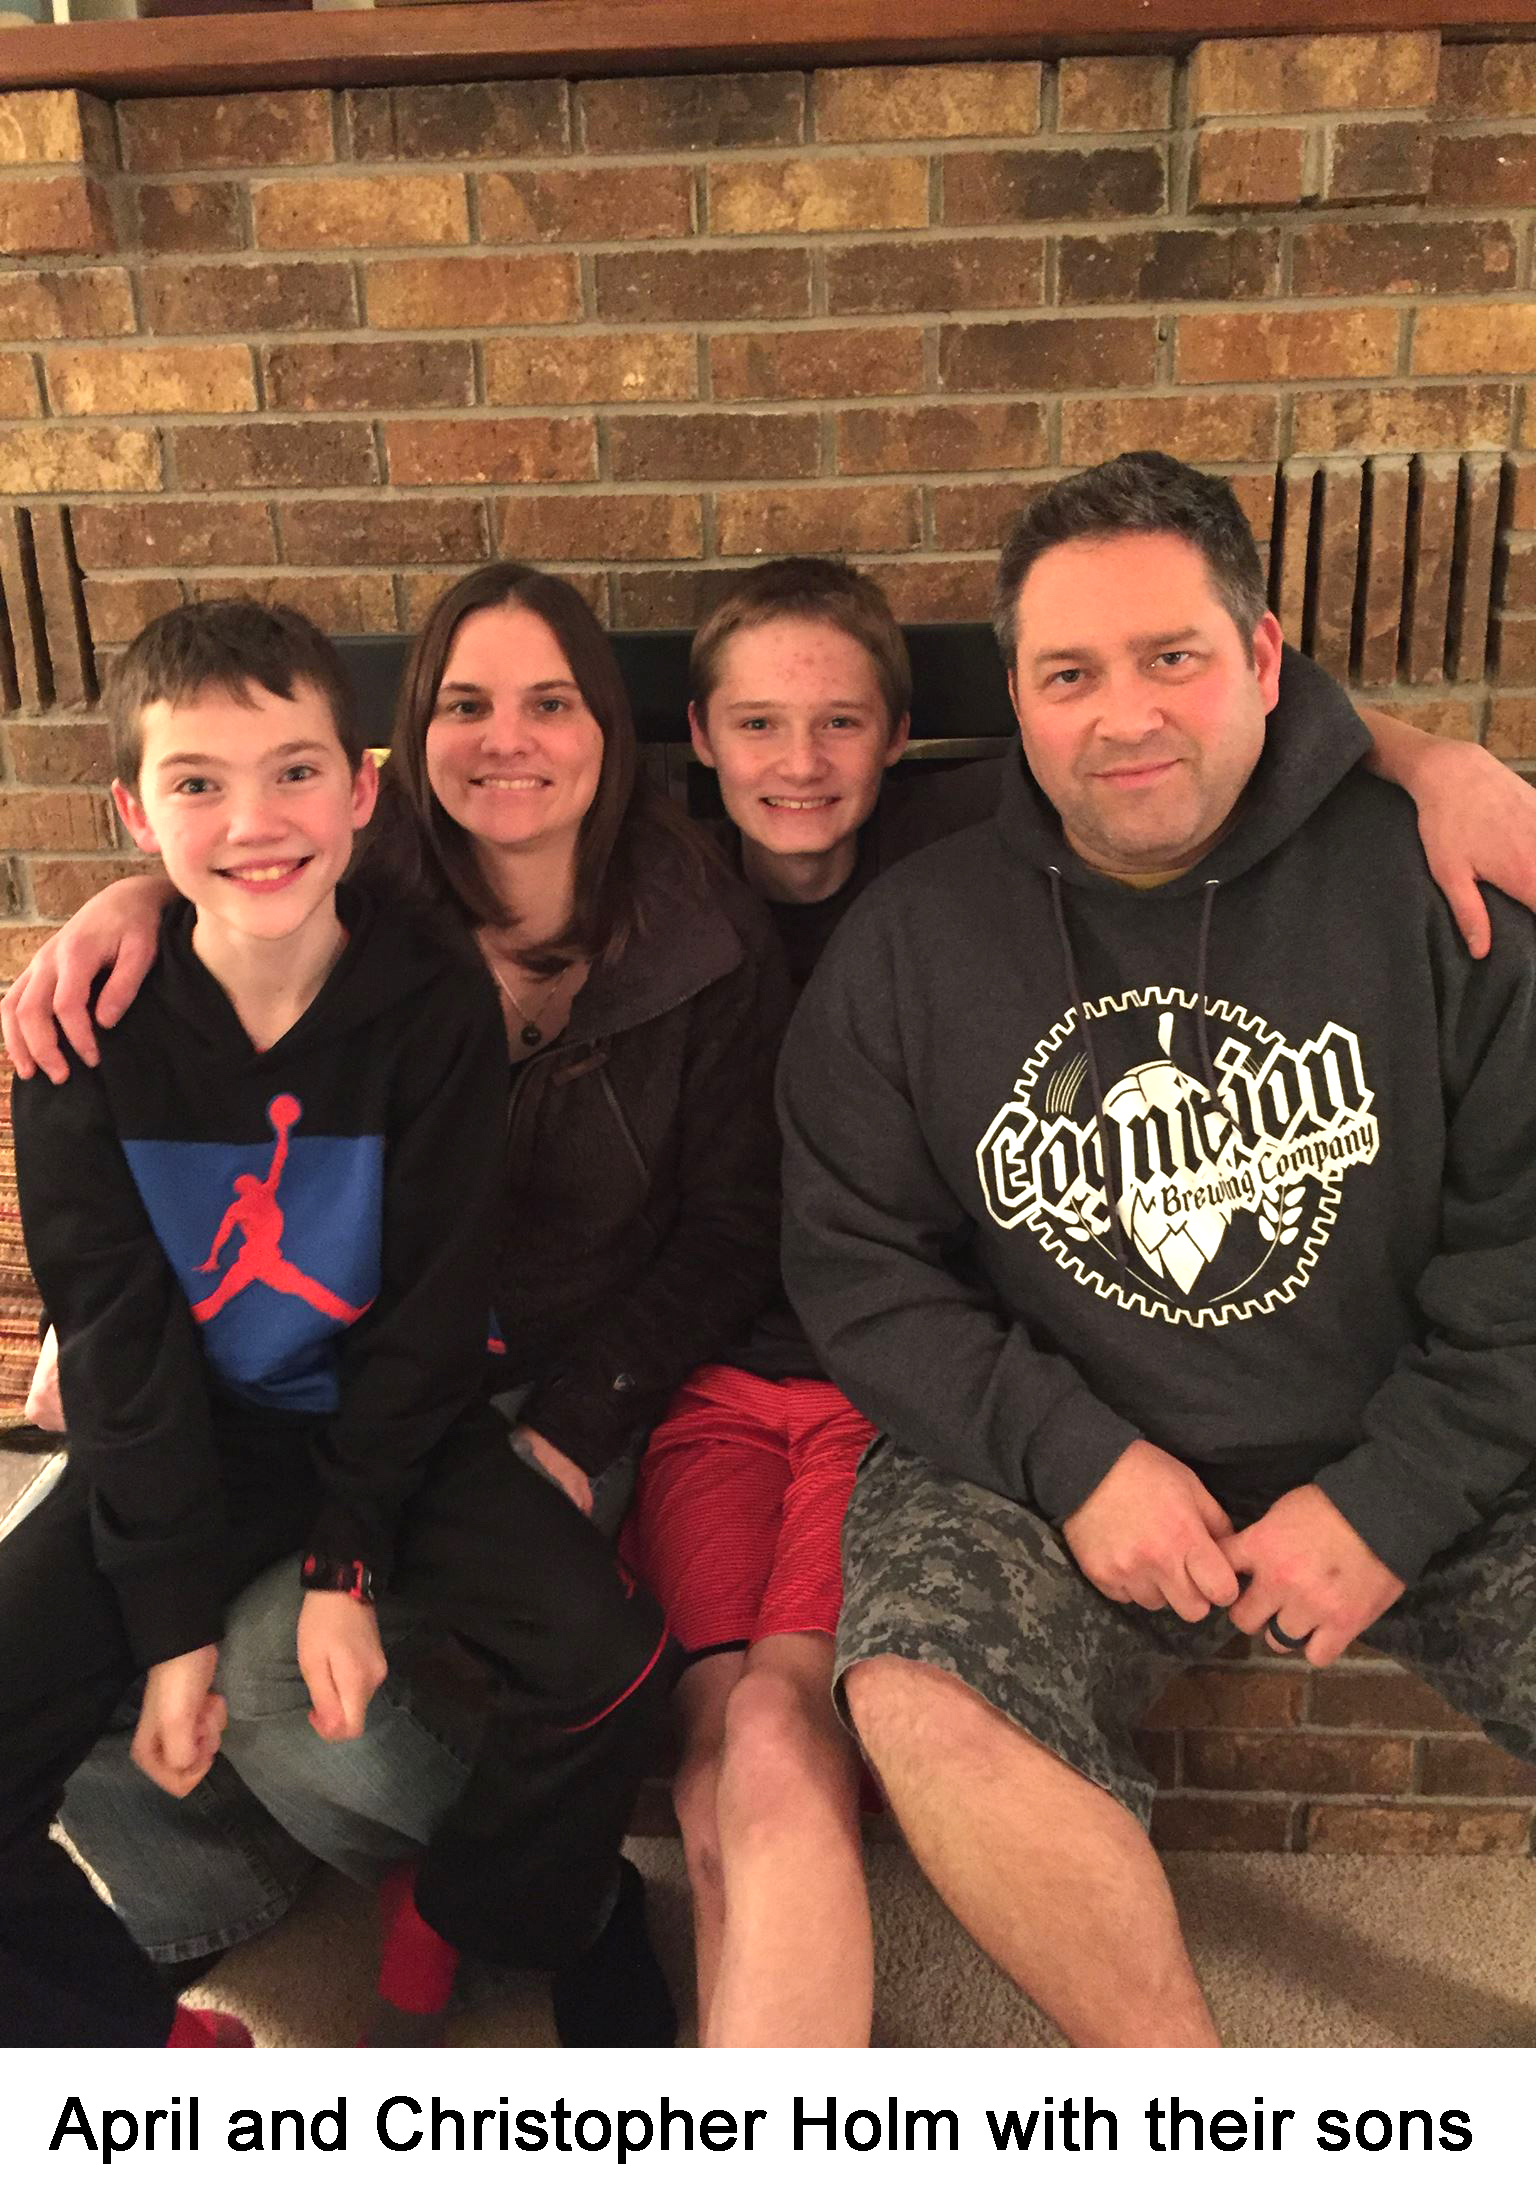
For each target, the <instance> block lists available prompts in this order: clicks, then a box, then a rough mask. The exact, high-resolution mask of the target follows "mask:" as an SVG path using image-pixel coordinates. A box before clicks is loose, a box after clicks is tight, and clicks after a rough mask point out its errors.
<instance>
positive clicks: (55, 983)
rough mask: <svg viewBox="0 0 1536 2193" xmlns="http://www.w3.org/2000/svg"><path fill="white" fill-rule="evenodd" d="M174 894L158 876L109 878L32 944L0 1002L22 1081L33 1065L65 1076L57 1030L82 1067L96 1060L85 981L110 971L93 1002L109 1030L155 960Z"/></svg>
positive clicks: (2, 1025)
mask: <svg viewBox="0 0 1536 2193" xmlns="http://www.w3.org/2000/svg"><path fill="white" fill-rule="evenodd" d="M174 895H175V894H174V893H173V892H172V890H171V887H170V885H169V884H168V883H167V882H166V881H165V878H164V877H163V876H129V877H125V878H123V880H122V881H121V882H118V883H109V884H108V885H107V888H106V889H105V890H104V891H98V892H97V893H96V896H95V897H94V898H93V899H88V900H87V902H86V903H85V905H84V906H82V907H81V908H80V910H79V912H78V913H76V914H72V915H71V916H70V918H69V920H68V921H67V922H65V924H64V926H63V928H62V929H59V930H56V931H55V933H54V934H53V935H52V936H51V937H49V938H48V940H47V942H46V943H45V944H43V945H42V946H41V947H40V948H39V950H38V951H37V952H36V954H35V955H34V956H33V958H32V960H31V962H30V963H29V964H28V965H27V966H26V967H24V968H23V969H22V971H21V973H20V974H19V975H18V976H17V977H16V980H15V981H14V982H13V983H12V984H11V987H10V989H9V991H8V992H7V993H6V996H5V999H4V1001H3V1002H0V1034H3V1035H4V1038H5V1048H6V1050H7V1051H8V1052H9V1053H10V1058H11V1064H12V1065H13V1066H14V1067H15V1069H16V1071H17V1073H18V1074H19V1075H20V1076H21V1078H22V1080H23V1081H30V1080H31V1078H32V1076H33V1074H34V1073H35V1072H36V1071H37V1070H38V1068H39V1067H41V1069H42V1071H43V1072H44V1073H45V1074H46V1075H47V1077H48V1079H49V1080H50V1081H53V1082H60V1081H67V1080H68V1079H69V1066H68V1062H67V1061H66V1059H65V1057H64V1053H63V1051H62V1050H61V1049H60V1048H59V1035H58V1030H59V1028H62V1029H63V1031H64V1033H65V1035H66V1036H68V1038H69V1040H70V1042H71V1043H72V1044H73V1046H74V1048H75V1052H76V1055H77V1056H78V1057H79V1059H80V1060H81V1062H82V1063H83V1064H84V1065H86V1066H97V1065H99V1064H100V1063H101V1053H100V1052H99V1050H98V1049H97V1047H96V1030H95V1028H94V1027H93V1026H92V1024H91V1008H90V995H91V984H92V983H93V982H94V981H95V980H96V977H97V976H98V975H99V974H100V973H101V970H102V969H103V968H104V967H110V968H111V969H112V972H111V974H110V975H109V976H108V977H107V980H106V981H105V982H104V983H103V985H102V988H101V995H100V996H99V997H98V998H97V1000H96V1019H97V1022H98V1023H99V1024H100V1026H101V1027H103V1028H112V1027H115V1026H116V1025H117V1023H118V1021H120V1020H121V1019H122V1017H123V1015H124V1013H125V1012H126V1011H127V1010H128V1007H129V1006H130V1005H131V1004H132V1003H133V1001H134V999H135V997H136V996H137V995H138V991H139V985H140V983H141V982H142V981H143V980H144V977H145V976H146V975H147V974H148V972H149V970H150V968H151V967H152V966H153V965H154V963H155V953H156V951H157V950H158V949H159V943H160V914H161V909H162V908H163V907H164V906H165V905H166V903H167V901H168V900H169V899H170V898H172V897H173V896H174ZM55 1021H57V1024H58V1026H57V1027H56V1026H55V1025H54V1024H55Z"/></svg>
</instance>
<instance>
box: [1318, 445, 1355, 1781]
mask: <svg viewBox="0 0 1536 2193" xmlns="http://www.w3.org/2000/svg"><path fill="white" fill-rule="evenodd" d="M1321 470H1322V503H1321V507H1320V511H1319V515H1318V519H1317V522H1316V524H1315V525H1314V527H1313V547H1312V560H1313V564H1314V567H1315V583H1314V586H1313V602H1312V633H1311V639H1310V642H1309V648H1308V651H1309V653H1310V654H1311V655H1312V656H1313V658H1314V660H1315V661H1317V662H1319V663H1321V664H1322V666H1323V668H1324V669H1325V670H1329V671H1331V672H1332V673H1333V675H1334V676H1335V677H1336V678H1347V677H1348V676H1349V669H1350V645H1351V640H1352V637H1353V631H1354V617H1355V580H1356V575H1357V570H1358V565H1359V558H1360V509H1361V495H1362V487H1363V479H1364V471H1363V467H1362V466H1361V465H1360V464H1359V463H1358V462H1356V461H1355V460H1353V459H1350V458H1340V459H1333V458H1330V459H1329V460H1328V462H1327V463H1325V464H1324V465H1323V466H1322V468H1321ZM1367 1786H1369V1785H1367Z"/></svg>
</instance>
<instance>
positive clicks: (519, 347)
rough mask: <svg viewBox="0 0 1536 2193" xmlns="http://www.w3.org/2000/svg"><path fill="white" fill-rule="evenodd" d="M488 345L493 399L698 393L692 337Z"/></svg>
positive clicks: (568, 400)
mask: <svg viewBox="0 0 1536 2193" xmlns="http://www.w3.org/2000/svg"><path fill="white" fill-rule="evenodd" d="M726 339H727V338H724V337H722V338H720V340H722V341H723V340H726ZM777 339H778V340H779V341H783V340H784V338H783V337H782V336H781V337H779V338H777ZM483 347H484V357H485V400H486V402H487V403H490V404H613V403H665V402H668V401H686V400H687V399H688V398H690V397H693V396H697V394H698V392H699V346H698V342H697V339H696V338H695V337H694V336H692V335H673V334H661V333H653V332H651V331H650V330H649V329H647V330H645V331H644V332H643V333H637V334H625V335H553V336H540V335H509V336H505V337H503V338H502V339H501V340H499V341H491V342H487V343H486V344H485V345H484V346H483Z"/></svg>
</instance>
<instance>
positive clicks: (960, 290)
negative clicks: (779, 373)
mask: <svg viewBox="0 0 1536 2193" xmlns="http://www.w3.org/2000/svg"><path fill="white" fill-rule="evenodd" d="M826 265H827V309H828V311H829V312H836V313H842V312H879V313H892V312H921V313H935V314H936V313H942V312H964V311H967V310H969V311H974V312H986V311H992V310H1000V311H1005V312H1006V311H1010V310H1013V309H1016V308H1018V307H1020V306H1027V305H1037V304H1040V303H1041V302H1042V301H1043V299H1044V296H1045V246H1044V243H1043V241H1042V240H1041V239H1040V238H1039V237H1037V236H957V237H943V238H935V239H934V240H932V241H929V240H927V239H924V240H923V241H922V242H920V243H919V242H911V243H907V242H903V243H882V244H847V245H840V246H829V247H828V249H827V253H826Z"/></svg>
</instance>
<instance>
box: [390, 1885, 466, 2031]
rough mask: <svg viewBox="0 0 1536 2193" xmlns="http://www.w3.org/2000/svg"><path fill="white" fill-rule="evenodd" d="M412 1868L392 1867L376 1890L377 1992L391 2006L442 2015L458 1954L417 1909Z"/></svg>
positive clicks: (435, 2015)
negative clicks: (378, 1933)
mask: <svg viewBox="0 0 1536 2193" xmlns="http://www.w3.org/2000/svg"><path fill="white" fill-rule="evenodd" d="M415 1890H416V1868H415V1866H414V1865H413V1864H406V1865H399V1866H396V1867H395V1869H394V1871H393V1872H392V1873H391V1874H389V1875H388V1876H387V1878H386V1879H385V1880H384V1882H383V1884H382V1886H381V1887H380V1889H379V1920H380V1936H381V1946H380V1955H379V1994H380V1997H381V1998H382V1999H383V2001H384V2002H386V2003H388V2004H389V2006H390V2008H391V2009H393V2010H404V2011H408V2012H410V2013H411V2014H412V2015H413V2016H416V2017H440V2016H441V2015H442V2013H443V2012H444V2011H445V2010H446V2009H447V2008H448V1998H449V1996H450V1995H451V1994H452V1993H453V1980H454V1974H455V1973H456V1972H457V1971H458V1969H459V1953H458V1951H457V1950H456V1949H454V1948H452V1947H451V1946H450V1944H449V1943H447V1942H445V1941H444V1940H443V1938H442V1936H441V1935H440V1934H435V1933H434V1932H433V1931H432V1929H431V1927H429V1926H428V1924H427V1922H426V1920H425V1919H424V1918H423V1917H422V1916H421V1913H420V1912H419V1911H418V1910H417V1909H416V1894H415Z"/></svg>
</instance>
